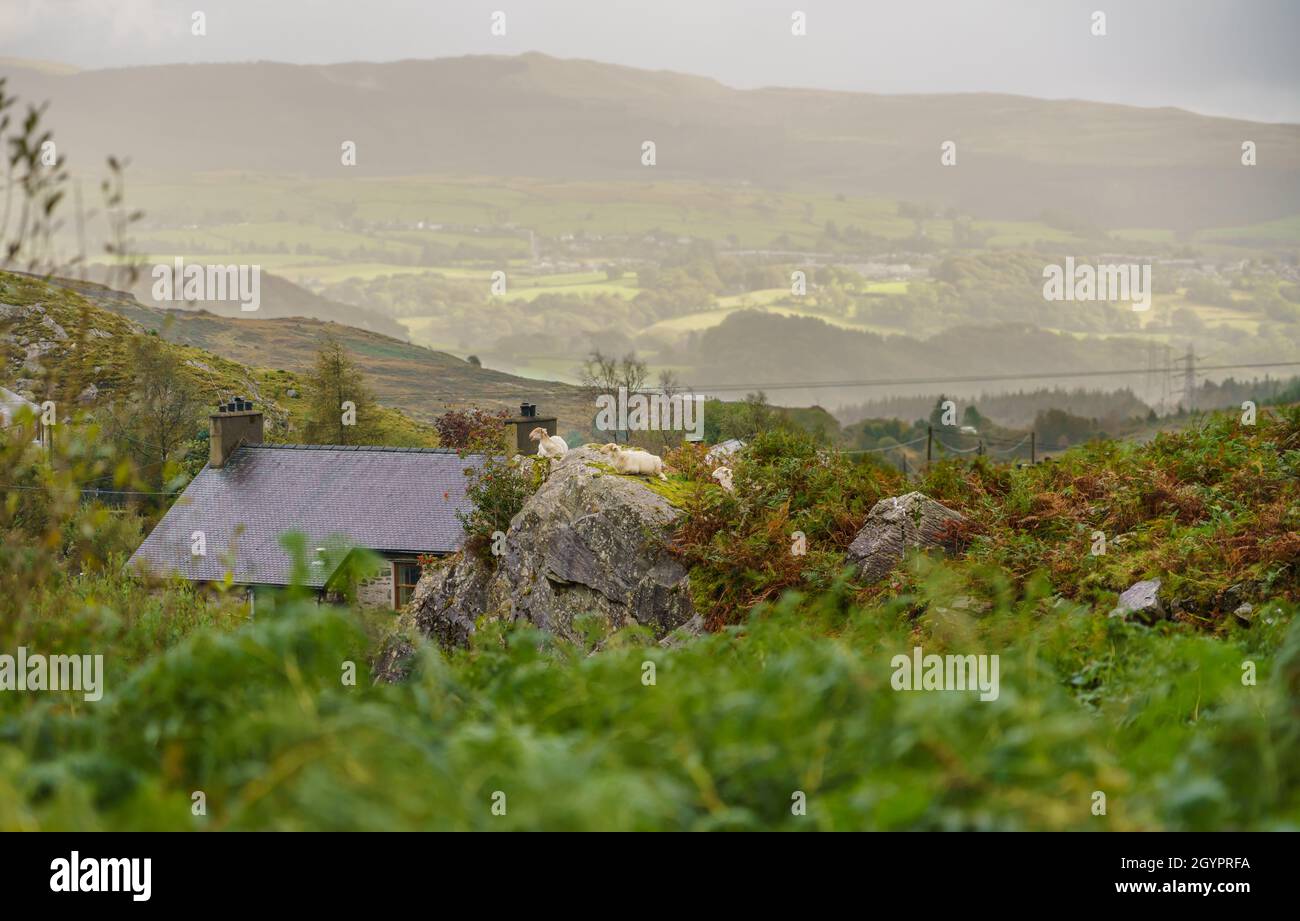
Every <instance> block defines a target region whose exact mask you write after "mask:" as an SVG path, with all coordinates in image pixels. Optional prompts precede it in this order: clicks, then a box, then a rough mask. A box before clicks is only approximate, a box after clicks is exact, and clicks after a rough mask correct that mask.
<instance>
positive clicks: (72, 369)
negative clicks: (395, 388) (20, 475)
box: [0, 272, 435, 445]
mask: <svg viewBox="0 0 1300 921" xmlns="http://www.w3.org/2000/svg"><path fill="white" fill-rule="evenodd" d="M74 284H75V287H79V288H84V289H86V290H87V291H89V292H91V293H93V294H95V295H96V297H87V296H83V295H82V294H80V293H78V291H77V290H75V289H74ZM180 313H185V311H180ZM169 315H170V314H169ZM165 319H166V318H165V316H164V315H162V314H161V313H160V312H158V311H153V310H152V308H148V307H142V306H141V305H139V304H138V303H136V302H135V301H134V299H132V298H130V296H129V295H124V294H122V293H120V292H116V291H112V290H111V289H107V288H102V287H100V286H97V285H89V284H87V283H72V282H69V283H67V286H62V285H57V284H51V283H47V282H45V281H43V280H41V279H38V278H33V277H32V276H29V275H21V274H15V273H9V272H0V380H3V382H5V383H6V384H7V385H8V386H10V388H11V389H14V390H17V391H20V392H23V393H25V394H27V395H29V397H30V398H31V399H34V400H36V401H44V400H53V401H55V403H56V404H57V405H58V406H59V415H60V418H61V419H63V418H68V417H70V416H71V415H72V414H73V412H74V411H76V410H83V411H91V412H93V411H94V410H95V408H96V407H99V406H101V405H103V404H105V403H107V402H109V401H111V400H113V399H115V398H117V397H120V396H121V395H122V393H124V392H125V391H127V390H128V389H129V388H130V387H131V385H132V369H131V366H130V355H131V352H130V344H131V341H132V340H133V339H135V338H138V337H140V336H144V335H149V334H150V332H151V331H154V330H163V327H164V326H165V325H166V323H165ZM163 338H164V340H170V342H169V346H168V347H169V348H171V349H172V350H173V351H174V352H175V354H176V355H177V357H178V358H179V359H180V360H181V362H182V368H183V370H184V372H185V373H186V374H188V375H189V377H190V379H191V381H192V382H193V383H194V385H195V386H196V387H197V389H198V391H199V393H200V394H201V395H202V397H203V400H204V402H205V403H206V404H207V405H209V406H215V405H216V404H217V403H219V402H222V401H225V400H228V399H230V398H231V397H232V396H243V397H246V398H248V399H251V400H252V401H253V402H254V403H256V404H257V406H258V407H259V408H260V409H262V410H263V412H264V413H265V414H266V420H267V431H266V437H267V439H268V440H269V441H283V440H297V437H296V435H295V434H294V430H295V424H296V423H297V422H300V421H301V419H300V418H299V416H300V411H299V413H295V408H296V407H295V405H294V404H295V403H296V401H297V399H298V397H297V395H298V394H300V393H301V392H302V391H303V389H304V387H305V384H304V382H303V379H302V375H301V373H300V371H301V370H302V369H301V368H296V369H291V370H285V369H276V368H268V367H266V366H264V365H258V364H257V363H256V362H255V361H251V360H248V359H245V360H243V361H237V360H233V359H230V358H227V357H223V356H222V355H220V354H218V353H216V352H215V351H214V350H211V349H208V348H206V347H204V346H203V345H202V344H201V343H199V342H197V341H182V340H179V339H176V338H175V337H170V336H167V335H165V331H164V336H163ZM381 402H382V401H381ZM381 412H382V413H383V418H382V420H381V427H382V428H383V429H384V430H385V431H386V432H389V433H391V435H392V437H393V438H395V439H397V440H398V441H401V442H403V443H408V444H412V445H423V444H431V443H434V440H435V439H434V436H433V434H432V430H431V429H430V428H429V427H428V426H427V425H420V424H417V423H413V422H412V421H411V419H410V418H409V417H407V416H406V415H405V414H403V413H402V412H400V411H398V410H397V409H395V408H393V407H391V406H387V407H384V406H381Z"/></svg>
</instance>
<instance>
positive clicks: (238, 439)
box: [208, 397, 262, 469]
mask: <svg viewBox="0 0 1300 921" xmlns="http://www.w3.org/2000/svg"><path fill="white" fill-rule="evenodd" d="M261 443H262V412H261V410H256V409H253V404H252V403H250V402H249V401H248V400H245V399H244V398H243V397H235V398H234V399H233V400H231V401H230V402H229V403H222V404H220V405H219V406H218V407H217V411H216V412H215V413H213V414H212V415H210V416H208V466H209V467H213V468H216V469H220V468H222V467H224V466H226V461H228V460H230V455H231V454H234V453H235V448H238V447H239V446H240V445H260V444H261Z"/></svg>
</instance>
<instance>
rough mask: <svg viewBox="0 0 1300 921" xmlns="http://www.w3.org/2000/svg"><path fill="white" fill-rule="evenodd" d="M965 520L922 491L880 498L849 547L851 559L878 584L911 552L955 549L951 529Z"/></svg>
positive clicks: (867, 577)
mask: <svg viewBox="0 0 1300 921" xmlns="http://www.w3.org/2000/svg"><path fill="white" fill-rule="evenodd" d="M962 520H964V519H963V517H962V516H961V515H960V514H959V513H957V512H954V511H953V510H952V509H950V508H948V507H947V506H944V505H940V504H939V503H938V502H935V501H934V500H933V499H931V498H929V497H928V496H926V495H924V494H923V493H919V492H910V493H907V494H906V495H903V496H894V497H892V498H889V499H881V500H880V501H879V502H877V503H876V504H875V505H874V506H872V508H871V512H870V513H869V514H868V515H867V520H866V523H864V524H863V525H862V528H861V529H860V530H859V531H858V534H857V537H855V538H853V543H852V544H850V545H849V550H848V557H849V560H850V561H851V562H852V563H853V564H854V565H856V566H857V567H858V572H859V574H860V575H861V577H862V578H863V579H865V580H866V581H868V582H879V581H880V580H881V579H883V578H885V576H887V575H889V573H890V572H891V571H893V569H894V567H895V566H897V565H898V564H899V563H900V562H902V560H903V557H904V556H905V555H906V553H907V551H908V550H909V549H921V550H930V549H939V550H945V551H951V550H953V549H955V548H954V546H953V540H952V526H953V524H954V523H955V522H960V521H962Z"/></svg>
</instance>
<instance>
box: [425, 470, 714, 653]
mask: <svg viewBox="0 0 1300 921" xmlns="http://www.w3.org/2000/svg"><path fill="white" fill-rule="evenodd" d="M605 462H606V458H605V457H604V455H602V454H600V453H599V452H598V451H596V450H595V449H593V448H586V447H584V448H577V449H574V450H571V451H570V452H569V453H568V454H566V455H565V456H564V457H563V458H560V459H559V460H557V461H555V462H554V463H553V464H552V465H551V472H550V476H549V477H548V478H547V480H546V482H545V483H543V484H542V486H541V488H540V489H538V491H537V492H536V493H535V494H534V495H533V496H531V497H530V498H529V499H528V501H527V502H526V503H525V504H524V507H523V508H522V509H521V510H520V512H519V514H518V515H516V516H515V517H514V520H513V521H511V522H510V525H509V528H508V529H507V530H506V532H505V540H504V542H503V551H502V553H501V555H500V556H499V557H498V558H496V560H495V561H494V562H495V565H493V563H492V562H486V561H484V560H481V559H479V558H477V557H475V556H473V555H471V554H465V553H462V554H457V555H455V556H453V557H449V558H448V559H446V560H444V561H442V563H441V564H440V565H438V566H436V567H433V568H432V569H431V570H430V571H429V572H426V573H425V574H424V575H423V576H422V577H421V579H420V582H419V584H418V585H417V586H416V589H415V592H414V594H413V596H412V599H411V605H410V608H409V609H408V612H407V614H404V615H403V619H404V620H406V621H407V623H406V624H405V625H401V624H399V630H400V629H402V628H403V626H405V627H406V628H410V629H413V630H415V631H417V632H418V633H419V634H420V635H421V636H424V637H431V638H433V639H435V640H436V641H437V642H438V643H439V644H440V645H442V646H444V647H453V646H462V645H465V644H466V643H467V642H468V641H469V638H470V637H471V636H472V635H473V634H474V631H475V629H476V627H477V625H478V624H480V623H482V622H484V621H485V620H504V621H507V622H511V623H513V622H518V621H524V622H527V623H530V624H532V625H533V626H536V627H538V628H540V629H542V630H545V631H547V632H549V633H551V634H553V635H554V636H556V637H558V638H559V639H562V640H565V641H569V642H579V641H580V640H581V639H582V633H583V631H582V629H581V626H580V621H581V620H582V619H584V618H586V617H590V616H594V617H595V618H597V620H598V622H599V623H600V625H601V626H602V627H603V628H604V629H606V630H616V629H618V628H620V627H623V626H625V625H628V624H632V623H636V624H640V625H642V626H646V627H649V628H650V630H651V632H652V633H653V635H654V636H655V637H656V638H657V639H660V640H664V639H668V638H670V637H672V636H676V638H677V639H675V640H671V641H672V642H676V641H680V639H681V638H682V637H683V636H689V635H691V633H692V632H696V633H698V632H699V630H700V629H701V624H700V623H699V619H698V617H697V616H696V612H695V608H694V605H693V604H692V602H691V596H690V580H689V577H688V574H687V571H686V569H685V567H683V566H682V564H681V563H679V562H678V561H677V560H676V559H675V558H673V557H672V556H671V555H670V554H669V552H668V541H669V539H670V538H671V536H672V532H673V525H674V523H675V522H676V520H677V518H678V516H679V515H680V511H679V510H678V509H676V508H675V507H674V506H673V505H672V504H671V503H669V502H668V500H667V499H665V498H663V497H662V496H660V495H659V494H657V493H655V492H654V491H653V490H651V489H650V488H649V487H648V486H646V485H645V482H644V481H642V480H639V479H638V478H636V477H624V476H617V475H612V474H609V473H608V472H603V471H602V470H601V469H599V468H598V467H597V466H596V465H598V464H599V465H604V464H605ZM679 628H681V631H682V632H678V633H675V631H678V630H679Z"/></svg>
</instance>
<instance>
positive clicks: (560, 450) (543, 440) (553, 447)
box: [528, 425, 569, 457]
mask: <svg viewBox="0 0 1300 921" xmlns="http://www.w3.org/2000/svg"><path fill="white" fill-rule="evenodd" d="M528 439H529V440H530V441H535V442H537V456H538V457H563V456H564V455H566V454H568V453H569V445H568V443H567V442H566V441H565V440H564V439H563V438H561V437H560V436H559V435H548V434H546V429H544V428H542V427H541V426H540V425H539V426H538V427H537V428H535V429H533V430H532V431H531V432H529V433H528Z"/></svg>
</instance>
